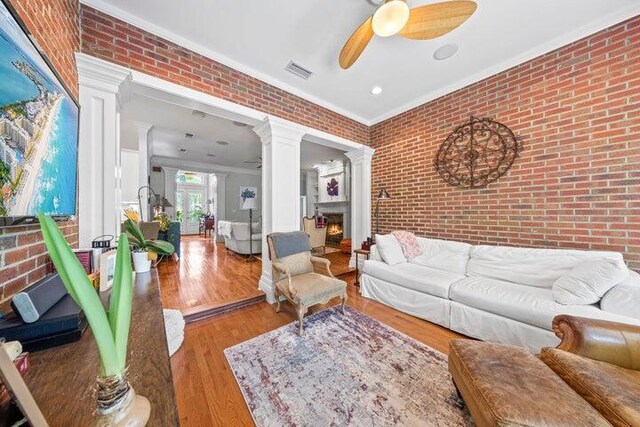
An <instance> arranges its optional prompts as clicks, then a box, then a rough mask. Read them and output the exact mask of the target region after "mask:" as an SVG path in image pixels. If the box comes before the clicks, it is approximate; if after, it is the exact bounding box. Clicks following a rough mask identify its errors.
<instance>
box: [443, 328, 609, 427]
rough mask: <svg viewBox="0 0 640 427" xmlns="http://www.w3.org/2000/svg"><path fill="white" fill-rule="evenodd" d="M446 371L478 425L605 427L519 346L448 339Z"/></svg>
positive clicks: (555, 376)
mask: <svg viewBox="0 0 640 427" xmlns="http://www.w3.org/2000/svg"><path fill="white" fill-rule="evenodd" d="M449 371H450V372H451V376H452V377H453V381H454V383H455V385H456V387H457V388H458V390H459V391H460V394H461V395H462V397H463V399H464V402H465V404H466V405H467V407H468V408H469V411H470V412H471V415H473V420H474V421H475V423H476V424H477V425H479V426H500V427H527V426H531V427H533V426H591V427H595V426H603V427H604V426H609V423H607V421H606V420H605V419H604V418H603V417H602V416H601V415H600V414H599V413H598V411H596V410H595V409H594V408H592V407H591V406H590V405H589V404H588V403H587V402H585V401H584V399H582V398H581V397H580V396H579V395H578V394H577V393H576V392H575V391H573V390H571V387H569V386H568V385H567V384H566V383H565V382H564V381H562V379H560V377H558V376H557V375H556V374H555V373H554V372H553V371H552V370H551V369H549V367H547V366H545V364H544V363H543V362H541V361H540V360H539V359H538V358H537V357H535V356H534V355H533V354H531V352H529V351H528V350H527V349H525V348H522V347H516V346H513V345H505V344H494V343H488V342H479V341H473V340H453V341H451V342H450V343H449ZM532 397H535V398H532ZM444 424H445V423H443V425H444Z"/></svg>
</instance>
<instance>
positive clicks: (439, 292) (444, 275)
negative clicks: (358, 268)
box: [362, 260, 464, 299]
mask: <svg viewBox="0 0 640 427" xmlns="http://www.w3.org/2000/svg"><path fill="white" fill-rule="evenodd" d="M362 272H363V273H365V274H368V275H370V276H373V277H376V278H378V279H381V280H384V281H386V282H390V283H394V284H396V285H398V286H402V287H404V288H408V289H413V290H414V291H418V292H422V293H425V294H430V295H433V296H437V297H440V298H445V299H448V298H449V287H450V286H451V284H452V283H454V282H456V281H458V280H461V279H464V276H463V275H461V274H456V273H451V272H449V271H444V270H438V269H436V268H430V267H424V266H422V265H417V264H411V263H405V264H398V265H394V266H390V265H388V264H385V263H384V262H380V261H371V260H370V261H365V262H364V267H363V269H362Z"/></svg>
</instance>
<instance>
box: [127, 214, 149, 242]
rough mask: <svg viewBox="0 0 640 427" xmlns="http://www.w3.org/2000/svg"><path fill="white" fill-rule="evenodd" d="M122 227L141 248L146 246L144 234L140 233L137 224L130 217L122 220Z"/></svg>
mask: <svg viewBox="0 0 640 427" xmlns="http://www.w3.org/2000/svg"><path fill="white" fill-rule="evenodd" d="M124 229H125V231H126V232H127V233H128V234H130V235H131V237H132V238H133V239H135V240H136V241H137V242H138V244H139V245H140V247H141V248H142V249H144V248H145V247H146V243H147V242H146V239H145V238H144V234H142V231H141V230H140V227H138V224H136V223H135V222H133V221H131V220H130V219H127V220H126V221H125V222H124Z"/></svg>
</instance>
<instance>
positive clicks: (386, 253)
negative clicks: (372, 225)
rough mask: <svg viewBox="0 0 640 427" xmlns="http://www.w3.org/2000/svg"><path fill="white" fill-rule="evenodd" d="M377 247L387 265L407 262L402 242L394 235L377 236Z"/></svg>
mask: <svg viewBox="0 0 640 427" xmlns="http://www.w3.org/2000/svg"><path fill="white" fill-rule="evenodd" d="M376 246H377V248H378V252H379V253H380V256H381V257H382V259H383V260H384V262H386V263H387V264H389V265H396V264H401V263H405V262H407V259H406V258H405V257H404V253H403V252H402V247H401V246H400V242H398V239H396V238H395V237H394V236H393V234H385V235H381V234H376Z"/></svg>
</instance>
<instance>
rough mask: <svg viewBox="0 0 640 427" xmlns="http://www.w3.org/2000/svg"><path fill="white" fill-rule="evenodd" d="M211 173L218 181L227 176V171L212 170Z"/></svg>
mask: <svg viewBox="0 0 640 427" xmlns="http://www.w3.org/2000/svg"><path fill="white" fill-rule="evenodd" d="M213 174H214V175H215V176H216V179H217V180H218V182H220V181H224V180H225V179H227V177H228V176H229V174H228V173H218V172H213Z"/></svg>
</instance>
